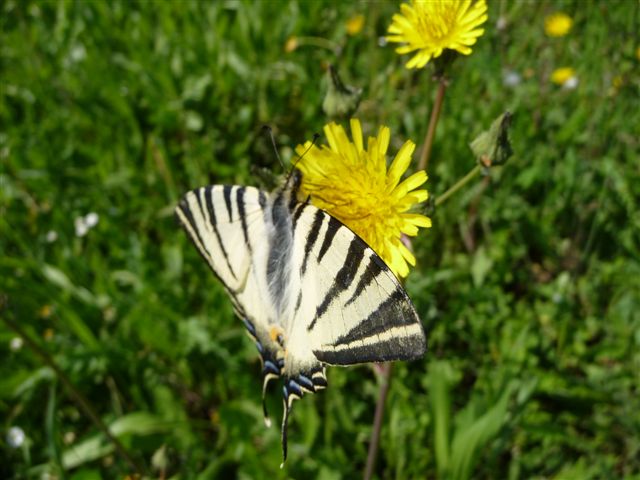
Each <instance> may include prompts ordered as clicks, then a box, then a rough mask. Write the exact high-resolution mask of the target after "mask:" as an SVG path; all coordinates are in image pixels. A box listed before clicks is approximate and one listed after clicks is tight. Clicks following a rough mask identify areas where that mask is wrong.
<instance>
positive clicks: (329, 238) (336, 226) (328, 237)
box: [318, 216, 342, 262]
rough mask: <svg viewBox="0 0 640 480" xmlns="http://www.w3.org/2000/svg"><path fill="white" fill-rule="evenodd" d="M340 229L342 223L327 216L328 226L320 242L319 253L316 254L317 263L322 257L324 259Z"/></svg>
mask: <svg viewBox="0 0 640 480" xmlns="http://www.w3.org/2000/svg"><path fill="white" fill-rule="evenodd" d="M340 227H342V223H340V221H339V220H336V219H335V218H333V217H332V216H329V225H328V226H327V231H326V232H325V233H324V239H323V240H322V246H321V247H320V252H319V253H318V262H321V261H322V257H324V255H325V253H327V251H328V250H329V247H330V246H331V243H332V242H333V239H334V238H335V236H336V233H338V230H340Z"/></svg>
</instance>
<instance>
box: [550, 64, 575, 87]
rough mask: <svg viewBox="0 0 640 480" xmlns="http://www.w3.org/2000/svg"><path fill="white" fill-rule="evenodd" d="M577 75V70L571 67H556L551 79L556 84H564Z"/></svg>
mask: <svg viewBox="0 0 640 480" xmlns="http://www.w3.org/2000/svg"><path fill="white" fill-rule="evenodd" d="M575 76H576V72H575V70H574V69H573V68H571V67H561V68H556V69H555V70H554V71H553V72H552V73H551V81H552V82H553V83H555V84H556V85H564V84H565V83H567V82H568V81H569V80H571V79H572V78H574V77H575Z"/></svg>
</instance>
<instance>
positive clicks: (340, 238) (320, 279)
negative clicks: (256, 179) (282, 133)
mask: <svg viewBox="0 0 640 480" xmlns="http://www.w3.org/2000/svg"><path fill="white" fill-rule="evenodd" d="M300 181H301V173H300V172H299V171H298V170H296V169H294V170H293V173H292V175H290V178H289V179H288V180H287V182H286V184H285V186H284V187H283V188H281V189H278V190H276V191H275V192H272V193H268V192H264V191H262V190H258V189H257V188H254V187H243V186H237V185H234V186H230V185H212V186H208V187H203V188H199V189H197V190H193V191H191V192H189V193H187V194H186V195H185V197H184V198H183V199H182V200H181V201H180V203H179V205H178V207H177V208H176V213H177V216H178V218H179V220H180V222H181V223H182V225H183V226H184V228H185V230H186V231H187V233H188V234H189V236H190V237H191V240H192V241H193V243H194V244H195V245H196V247H197V248H198V251H199V252H200V254H201V255H202V256H203V257H204V259H205V260H206V261H207V263H208V264H209V266H210V267H211V268H212V270H213V272H214V273H215V275H216V276H217V277H218V278H219V279H220V281H221V282H222V284H223V285H224V287H225V289H226V291H227V292H228V294H229V296H230V298H231V301H232V302H233V306H234V309H235V312H236V314H237V315H238V317H240V319H242V321H243V322H244V324H245V326H246V328H247V330H248V332H249V334H250V335H251V337H252V338H253V339H254V341H255V344H256V346H257V348H258V351H259V352H260V357H261V359H262V385H263V386H262V394H263V409H264V415H265V422H266V423H267V425H269V424H270V421H269V417H268V415H267V411H266V407H265V403H264V394H265V391H266V388H267V384H268V383H269V381H270V380H272V379H276V378H278V377H282V378H283V381H284V382H283V383H284V386H283V392H284V415H283V419H282V451H283V458H284V459H286V456H287V421H288V418H289V414H290V412H291V406H292V402H293V400H295V399H298V398H301V397H302V396H303V395H304V394H305V393H315V392H317V391H318V390H321V389H323V388H325V387H326V386H327V380H326V377H325V365H352V364H356V363H364V362H384V361H390V360H411V359H415V358H418V357H421V356H422V355H423V354H424V352H425V350H426V342H425V334H424V331H423V328H422V324H421V322H420V319H419V318H418V315H417V313H416V310H415V308H414V306H413V304H412V303H411V300H410V299H409V297H408V295H407V293H406V292H405V290H404V289H403V287H402V286H401V285H400V283H399V282H398V280H397V279H396V277H395V276H394V274H393V273H392V272H391V270H390V269H389V267H387V265H386V264H385V263H384V262H383V261H382V260H381V259H380V257H379V256H378V255H377V254H376V253H375V252H374V251H373V250H372V249H371V248H370V247H369V246H368V245H367V244H366V243H365V242H364V241H363V240H362V239H361V238H360V237H358V236H357V235H356V234H355V233H353V232H352V231H351V230H350V229H349V228H347V227H346V226H345V225H343V224H342V223H341V222H340V221H338V220H336V219H335V218H333V217H332V216H331V215H329V214H328V213H326V212H324V211H322V210H320V209H318V208H316V207H315V206H313V205H312V204H311V203H309V201H308V199H307V201H305V202H301V201H299V200H298V198H297V195H298V189H299V186H300Z"/></svg>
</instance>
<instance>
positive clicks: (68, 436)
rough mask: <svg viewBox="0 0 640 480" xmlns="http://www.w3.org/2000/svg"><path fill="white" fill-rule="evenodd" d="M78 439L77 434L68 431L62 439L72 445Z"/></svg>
mask: <svg viewBox="0 0 640 480" xmlns="http://www.w3.org/2000/svg"><path fill="white" fill-rule="evenodd" d="M75 439H76V434H75V433H74V432H71V431H69V432H66V433H65V434H64V435H63V437H62V441H63V442H64V444H65V445H71V444H72V443H73V442H74V441H75Z"/></svg>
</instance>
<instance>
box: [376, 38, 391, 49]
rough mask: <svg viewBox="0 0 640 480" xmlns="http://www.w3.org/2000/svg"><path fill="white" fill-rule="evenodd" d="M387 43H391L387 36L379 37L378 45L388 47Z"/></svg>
mask: <svg viewBox="0 0 640 480" xmlns="http://www.w3.org/2000/svg"><path fill="white" fill-rule="evenodd" d="M387 43H389V42H388V41H387V37H378V46H379V47H386V46H387Z"/></svg>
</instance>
